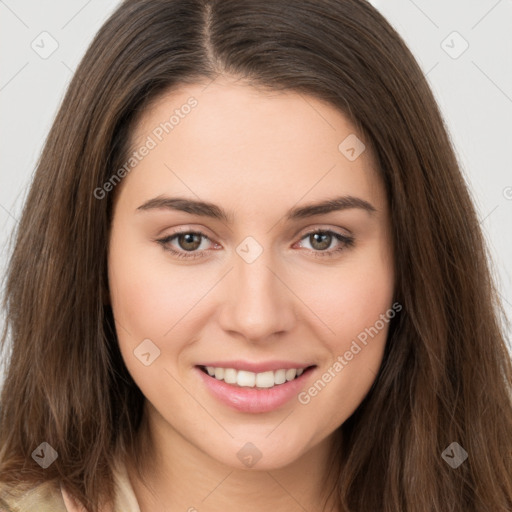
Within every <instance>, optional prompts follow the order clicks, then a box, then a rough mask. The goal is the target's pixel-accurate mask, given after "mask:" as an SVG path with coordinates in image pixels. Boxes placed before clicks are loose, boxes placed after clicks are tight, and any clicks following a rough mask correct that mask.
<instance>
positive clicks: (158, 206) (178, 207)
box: [137, 196, 377, 224]
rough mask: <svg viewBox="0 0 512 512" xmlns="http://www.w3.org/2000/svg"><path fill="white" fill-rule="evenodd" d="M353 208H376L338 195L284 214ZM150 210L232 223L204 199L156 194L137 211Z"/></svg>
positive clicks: (289, 217)
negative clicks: (178, 212)
mask: <svg viewBox="0 0 512 512" xmlns="http://www.w3.org/2000/svg"><path fill="white" fill-rule="evenodd" d="M353 208H359V209H362V210H364V211H366V212H368V213H369V214H373V213H374V212H376V211H377V210H376V208H375V207H374V206H373V205H372V204H370V203H369V202H368V201H365V200H364V199H361V198H359V197H354V196H340V197H335V198H333V199H327V200H325V201H321V202H319V203H312V204H308V205H305V206H298V207H295V208H292V209H290V210H289V211H288V212H287V214H286V220H288V221H293V220H299V219H304V218H306V217H314V216H315V215H322V214H326V213H330V212H334V211H341V210H349V209H353ZM151 210H174V211H181V212H186V213H191V214H193V215H199V216H201V217H211V218H213V219H217V220H220V221H222V222H225V223H228V224H229V223H232V221H233V215H232V214H231V213H228V212H227V211H225V210H223V209H222V208H220V207H219V206H217V205H216V204H213V203H209V202H206V201H196V200H193V199H186V198H181V197H167V196H158V197H154V198H153V199H149V200H148V201H146V202H145V203H143V204H141V205H140V206H139V207H138V208H137V211H151Z"/></svg>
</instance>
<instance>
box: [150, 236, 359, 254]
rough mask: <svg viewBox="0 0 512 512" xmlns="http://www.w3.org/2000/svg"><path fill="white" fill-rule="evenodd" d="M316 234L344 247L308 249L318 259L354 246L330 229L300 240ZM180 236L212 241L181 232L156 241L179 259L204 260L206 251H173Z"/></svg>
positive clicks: (344, 237)
mask: <svg viewBox="0 0 512 512" xmlns="http://www.w3.org/2000/svg"><path fill="white" fill-rule="evenodd" d="M316 234H328V235H332V236H334V238H335V239H337V240H338V241H339V242H342V244H343V245H341V246H340V247H338V248H337V249H331V250H329V251H327V250H324V251H319V250H316V251H315V250H312V249H308V251H309V252H312V253H313V255H314V256H315V257H317V258H326V257H327V258H330V257H333V256H335V255H336V254H338V253H339V252H341V251H342V250H344V249H345V248H346V247H352V246H353V245H354V238H353V237H351V236H347V235H342V234H340V233H338V232H336V231H332V230H329V229H325V230H323V229H317V230H314V231H310V232H308V233H306V234H305V235H304V236H303V237H302V238H301V239H300V240H301V241H302V240H304V239H305V238H307V237H310V236H312V235H316ZM180 235H199V236H202V237H203V238H205V239H206V240H209V241H211V240H210V238H209V237H208V236H207V235H205V234H204V233H201V232H200V231H179V232H177V233H174V234H173V235H169V236H166V237H164V238H160V239H157V240H155V242H157V243H159V244H160V245H161V246H162V247H163V249H164V250H165V251H168V252H170V253H171V254H172V255H173V256H176V257H177V258H181V259H196V258H203V257H204V256H202V253H203V252H204V251H193V252H192V251H176V250H175V249H171V248H170V247H169V246H168V244H169V242H171V241H172V240H174V239H175V238H177V237H178V236H180Z"/></svg>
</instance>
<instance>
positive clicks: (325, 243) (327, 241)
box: [311, 233, 331, 251]
mask: <svg viewBox="0 0 512 512" xmlns="http://www.w3.org/2000/svg"><path fill="white" fill-rule="evenodd" d="M312 236H313V241H312V242H311V245H312V246H313V247H315V244H317V242H318V238H323V239H324V240H323V242H320V243H319V245H317V246H316V249H319V250H321V251H323V250H325V249H327V248H328V247H329V245H331V235H329V234H328V233H315V234H313V235H312Z"/></svg>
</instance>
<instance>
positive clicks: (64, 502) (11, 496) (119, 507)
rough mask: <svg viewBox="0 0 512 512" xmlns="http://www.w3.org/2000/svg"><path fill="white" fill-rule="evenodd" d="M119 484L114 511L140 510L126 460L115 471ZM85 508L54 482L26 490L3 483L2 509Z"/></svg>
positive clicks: (46, 511)
mask: <svg viewBox="0 0 512 512" xmlns="http://www.w3.org/2000/svg"><path fill="white" fill-rule="evenodd" d="M114 482H115V486H116V494H115V505H114V510H113V512H140V508H139V504H138V503H137V498H136V497H135V494H134V492H133V488H132V486H131V483H130V479H129V477H128V473H127V471H126V467H125V466H124V464H118V466H117V469H116V471H115V472H114ZM36 510H37V512H84V511H85V508H83V507H82V506H80V505H79V504H77V503H76V502H74V500H73V499H72V498H71V496H70V495H69V494H68V493H67V492H66V491H65V490H64V489H62V488H59V487H58V486H57V487H56V486H55V485H54V484H50V483H44V484H41V485H38V486H36V487H34V488H33V489H31V490H30V491H28V492H26V491H24V492H23V493H20V492H17V490H16V488H13V487H12V486H8V485H7V484H4V483H0V512H34V511H36Z"/></svg>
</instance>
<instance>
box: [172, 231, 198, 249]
mask: <svg viewBox="0 0 512 512" xmlns="http://www.w3.org/2000/svg"><path fill="white" fill-rule="evenodd" d="M201 239H202V235H199V234H197V233H184V234H181V235H178V236H177V238H176V240H177V241H178V244H179V246H180V248H181V249H183V250H185V251H195V250H196V249H198V248H199V246H200V245H201Z"/></svg>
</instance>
